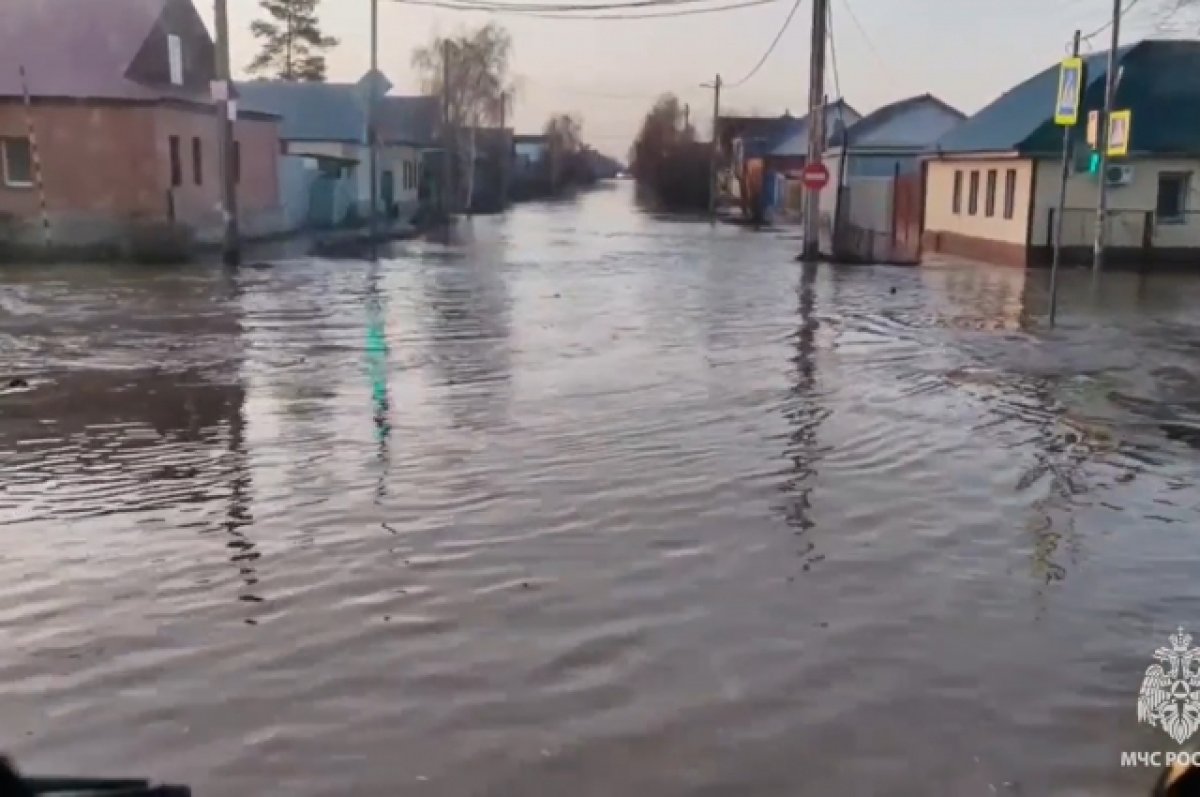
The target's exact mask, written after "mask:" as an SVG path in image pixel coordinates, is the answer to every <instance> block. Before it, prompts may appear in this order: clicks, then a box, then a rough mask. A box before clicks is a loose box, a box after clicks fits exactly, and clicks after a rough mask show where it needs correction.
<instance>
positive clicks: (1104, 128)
mask: <svg viewBox="0 0 1200 797" xmlns="http://www.w3.org/2000/svg"><path fill="white" fill-rule="evenodd" d="M1120 44H1121V0H1113V21H1112V44H1111V45H1110V46H1109V49H1108V71H1107V73H1106V74H1105V75H1104V112H1103V113H1101V114H1100V129H1099V130H1098V131H1096V140H1097V142H1098V143H1099V146H1100V180H1099V183H1100V187H1099V189H1098V193H1097V197H1096V245H1095V248H1094V249H1093V250H1092V274H1093V275H1098V274H1099V273H1100V270H1101V269H1103V268H1104V245H1105V230H1104V226H1105V222H1106V221H1107V219H1108V180H1107V179H1106V177H1107V174H1108V120H1109V118H1111V116H1112V110H1113V105H1114V104H1115V102H1116V94H1117V47H1119V46H1120Z"/></svg>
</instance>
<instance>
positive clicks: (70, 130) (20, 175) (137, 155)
mask: <svg viewBox="0 0 1200 797" xmlns="http://www.w3.org/2000/svg"><path fill="white" fill-rule="evenodd" d="M100 6H101V4H93V3H72V2H70V1H69V0H38V2H31V0H18V2H16V5H15V6H14V9H6V11H5V25H4V26H0V31H3V36H4V37H5V38H6V39H8V40H10V41H8V44H7V45H6V46H8V47H9V49H6V50H5V52H6V55H7V54H8V53H10V52H12V53H14V54H16V55H17V58H18V62H19V63H21V64H22V65H23V66H24V69H23V71H16V70H3V76H2V77H0V246H4V247H7V248H9V249H12V250H14V251H15V252H20V251H23V250H28V249H29V248H31V247H32V248H41V247H44V246H45V245H46V244H47V243H49V245H50V247H51V248H55V249H69V250H76V251H79V252H81V253H86V252H95V253H102V252H108V253H112V254H114V255H116V254H119V253H121V252H122V251H123V250H126V249H128V248H129V247H130V246H133V245H135V244H136V242H137V240H138V239H139V238H142V237H167V238H172V239H177V243H179V244H180V245H182V246H184V247H185V248H186V245H187V244H190V243H191V242H194V241H199V242H215V241H216V240H218V239H219V237H220V235H221V231H222V221H223V214H222V212H221V181H220V179H219V178H220V167H219V163H218V138H219V135H218V133H219V129H218V123H217V117H216V107H215V105H214V104H213V103H212V102H211V100H210V99H209V93H210V90H209V86H210V83H211V81H212V79H213V74H214V73H213V69H212V64H213V44H212V41H211V39H210V38H209V36H208V33H207V31H206V29H205V27H204V24H203V22H202V21H201V20H200V18H199V16H198V15H197V13H196V10H195V8H194V7H193V6H192V4H191V3H190V2H189V1H188V0H113V1H112V2H106V3H104V4H103V7H102V8H101V7H100ZM10 12H12V13H10ZM96 30H107V31H109V32H110V37H109V39H108V40H107V41H105V42H103V43H99V42H97V41H96V36H95V31H96ZM27 94H28V97H29V102H28V103H26V101H25V97H26V95H27ZM234 136H235V141H236V143H235V148H234V153H233V163H234V167H235V175H236V178H237V191H238V199H239V213H240V221H241V224H242V227H243V229H244V231H245V232H246V234H247V235H250V236H254V235H269V234H273V233H276V232H279V231H280V230H281V229H282V214H281V211H280V205H279V192H278V174H277V171H276V166H277V164H276V159H277V153H278V150H279V139H278V120H276V119H275V118H274V117H272V116H270V115H267V114H256V113H244V114H242V115H240V116H239V118H238V120H237V121H236V123H235V126H234Z"/></svg>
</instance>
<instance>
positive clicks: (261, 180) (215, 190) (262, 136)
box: [154, 107, 283, 240]
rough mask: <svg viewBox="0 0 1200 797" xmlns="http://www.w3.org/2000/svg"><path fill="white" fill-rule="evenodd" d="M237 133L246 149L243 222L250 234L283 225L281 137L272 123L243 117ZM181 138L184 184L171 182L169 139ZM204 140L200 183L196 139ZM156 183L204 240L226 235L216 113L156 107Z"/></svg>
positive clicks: (182, 219) (240, 203)
mask: <svg viewBox="0 0 1200 797" xmlns="http://www.w3.org/2000/svg"><path fill="white" fill-rule="evenodd" d="M234 135H235V137H236V140H237V141H238V144H239V147H240V149H241V157H240V161H241V164H240V166H241V174H240V179H239V180H238V183H237V198H238V220H239V222H240V223H241V225H242V226H243V227H244V228H245V229H244V230H243V231H242V232H243V234H244V235H247V236H252V237H253V236H257V235H265V234H270V233H273V232H280V231H282V229H283V224H282V213H281V207H280V199H279V171H278V170H279V166H278V159H279V137H278V128H277V124H276V123H275V122H273V121H261V120H252V119H240V120H238V121H237V123H236V124H235V126H234ZM171 136H178V137H179V149H180V159H181V166H182V167H183V181H182V185H178V186H172V185H171V155H170V137H171ZM195 139H199V141H200V166H201V169H200V182H199V184H197V182H196V179H195V178H196V175H195V174H194V170H193V163H192V142H193V140H195ZM154 151H155V152H156V154H157V165H158V170H157V185H158V186H159V187H160V190H161V191H162V192H163V193H164V196H165V195H166V194H169V195H170V196H171V197H172V199H173V203H174V214H175V219H176V221H179V222H182V223H183V224H186V225H188V226H189V227H192V228H193V229H195V230H196V232H197V235H198V236H199V237H200V238H201V239H204V240H216V239H217V238H218V236H219V235H220V234H221V229H222V218H223V217H222V213H221V173H220V172H221V169H220V163H219V158H218V154H219V153H218V129H217V124H216V120H215V118H214V116H213V115H212V114H211V113H209V112H207V111H201V110H196V109H191V108H172V107H159V108H157V109H155V111H154Z"/></svg>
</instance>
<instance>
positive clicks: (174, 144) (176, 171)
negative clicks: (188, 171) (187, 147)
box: [168, 136, 183, 186]
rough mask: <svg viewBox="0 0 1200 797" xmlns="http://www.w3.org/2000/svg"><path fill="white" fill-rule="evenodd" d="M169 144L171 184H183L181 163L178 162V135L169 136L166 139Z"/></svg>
mask: <svg viewBox="0 0 1200 797" xmlns="http://www.w3.org/2000/svg"><path fill="white" fill-rule="evenodd" d="M168 142H169V143H170V145H171V185H172V186H180V185H183V163H181V162H180V156H179V136H171V137H170V139H168Z"/></svg>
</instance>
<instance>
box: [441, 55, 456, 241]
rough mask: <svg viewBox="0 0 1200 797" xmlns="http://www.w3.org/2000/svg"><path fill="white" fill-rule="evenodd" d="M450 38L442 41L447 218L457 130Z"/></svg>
mask: <svg viewBox="0 0 1200 797" xmlns="http://www.w3.org/2000/svg"><path fill="white" fill-rule="evenodd" d="M451 47H452V44H451V42H450V40H449V39H445V40H443V41H442V214H443V216H445V217H446V218H447V219H448V218H449V217H450V213H451V212H453V208H454V202H453V195H452V191H453V188H452V186H451V185H450V183H452V182H453V181H454V169H453V168H452V164H451V162H450V158H451V157H452V155H453V151H454V150H455V149H456V148H457V147H455V146H453V143H454V139H455V131H454V130H453V129H452V128H451V125H450V50H451Z"/></svg>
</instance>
